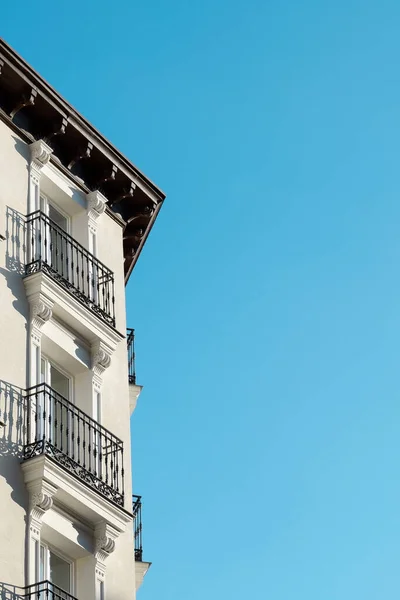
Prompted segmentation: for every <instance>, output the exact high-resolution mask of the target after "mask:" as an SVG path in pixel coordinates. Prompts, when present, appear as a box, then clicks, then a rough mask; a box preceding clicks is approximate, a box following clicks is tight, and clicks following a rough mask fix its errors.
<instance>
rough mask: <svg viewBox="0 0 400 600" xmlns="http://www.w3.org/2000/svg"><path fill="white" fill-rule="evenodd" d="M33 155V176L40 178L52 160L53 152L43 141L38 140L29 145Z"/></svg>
mask: <svg viewBox="0 0 400 600" xmlns="http://www.w3.org/2000/svg"><path fill="white" fill-rule="evenodd" d="M29 149H30V153H31V174H32V175H33V176H36V177H37V179H39V177H40V172H41V170H42V169H43V167H44V166H45V165H47V163H48V162H49V160H50V156H51V154H52V152H53V150H52V149H51V148H50V146H49V145H48V144H46V142H44V141H43V140H37V141H36V142H33V143H32V144H30V145H29Z"/></svg>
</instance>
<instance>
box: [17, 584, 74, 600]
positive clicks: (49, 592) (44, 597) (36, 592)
mask: <svg viewBox="0 0 400 600" xmlns="http://www.w3.org/2000/svg"><path fill="white" fill-rule="evenodd" d="M24 592H25V593H24V595H23V596H22V597H23V598H24V599H25V600H77V599H76V598H75V596H72V594H70V593H69V592H65V591H64V590H62V589H61V588H59V587H58V586H56V585H54V583H51V582H50V581H41V582H40V583H34V584H33V585H28V586H27V587H26V588H25V590H24Z"/></svg>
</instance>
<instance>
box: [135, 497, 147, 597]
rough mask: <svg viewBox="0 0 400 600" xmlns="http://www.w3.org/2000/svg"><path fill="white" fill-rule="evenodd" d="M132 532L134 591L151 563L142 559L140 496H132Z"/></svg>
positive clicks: (138, 586) (140, 583)
mask: <svg viewBox="0 0 400 600" xmlns="http://www.w3.org/2000/svg"><path fill="white" fill-rule="evenodd" d="M132 512H133V527H134V529H133V533H134V540H135V578H136V591H137V590H138V589H139V588H140V586H141V585H142V583H143V579H144V576H145V575H146V573H147V571H148V570H149V569H150V567H151V563H149V562H145V561H144V560H143V545H142V497H141V496H136V495H133V496H132Z"/></svg>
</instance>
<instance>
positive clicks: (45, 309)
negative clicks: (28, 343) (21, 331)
mask: <svg viewBox="0 0 400 600" xmlns="http://www.w3.org/2000/svg"><path fill="white" fill-rule="evenodd" d="M28 301H29V304H30V313H31V337H32V338H33V340H34V341H35V342H36V343H37V344H39V343H40V340H41V337H42V327H43V325H44V324H45V323H47V321H49V320H50V319H51V317H52V316H53V305H54V303H53V302H52V301H51V300H49V299H48V298H46V296H44V295H43V294H41V293H39V294H35V295H34V296H31V297H30V298H28Z"/></svg>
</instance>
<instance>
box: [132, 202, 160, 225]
mask: <svg viewBox="0 0 400 600" xmlns="http://www.w3.org/2000/svg"><path fill="white" fill-rule="evenodd" d="M155 209H156V205H155V204H154V205H153V206H148V205H147V206H144V207H143V208H142V209H141V210H140V212H138V213H136V214H135V215H132V217H129V218H128V219H127V220H126V223H127V225H129V224H130V223H134V222H135V221H139V220H140V219H150V218H151V217H152V216H153V214H154V211H155Z"/></svg>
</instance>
